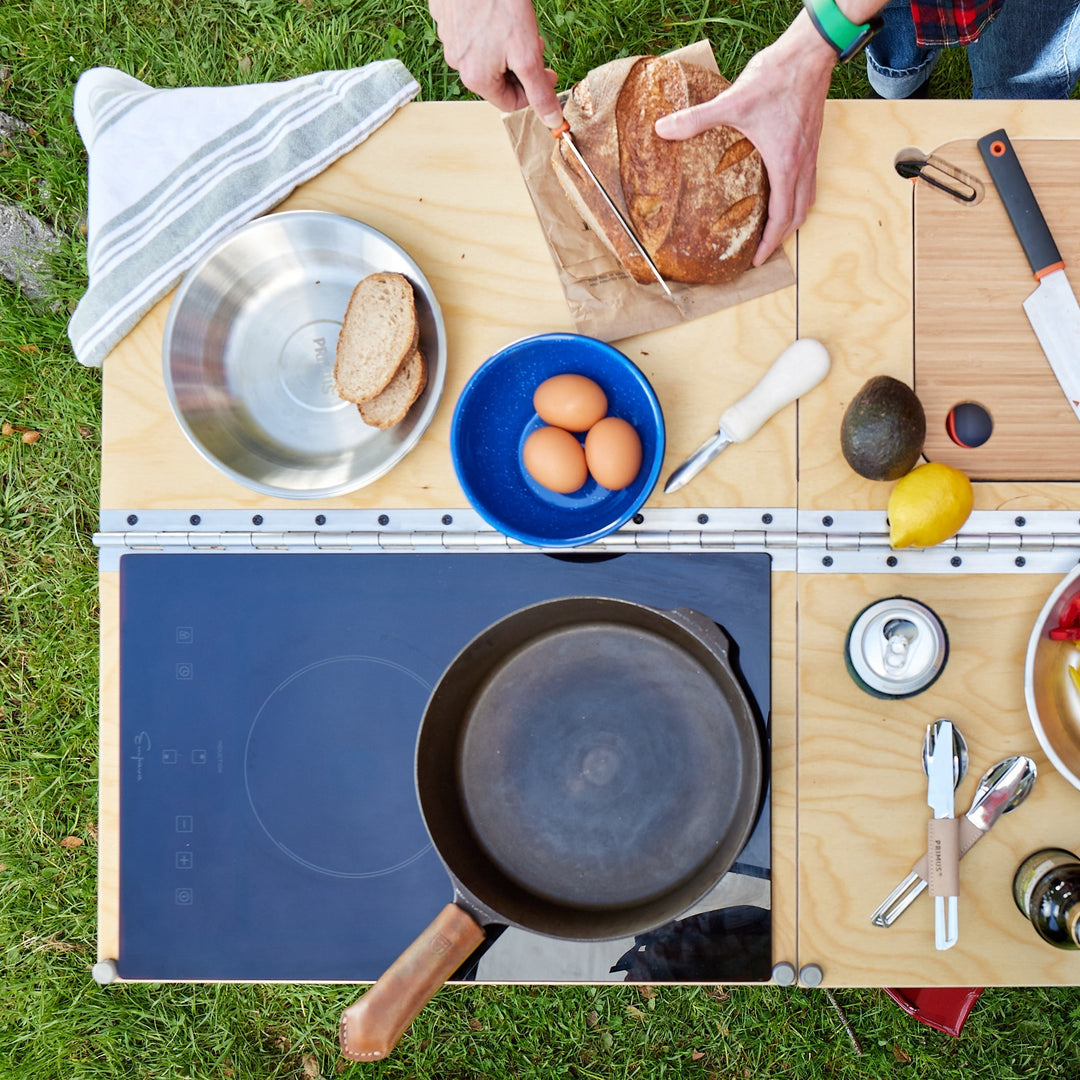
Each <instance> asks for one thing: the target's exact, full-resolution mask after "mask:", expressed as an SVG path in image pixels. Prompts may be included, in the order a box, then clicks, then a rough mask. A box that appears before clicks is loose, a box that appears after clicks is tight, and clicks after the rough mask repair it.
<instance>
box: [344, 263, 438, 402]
mask: <svg viewBox="0 0 1080 1080" xmlns="http://www.w3.org/2000/svg"><path fill="white" fill-rule="evenodd" d="M419 338H420V324H419V322H418V321H417V318H416V297H415V296H414V295H413V288H412V285H411V283H410V282H409V279H408V278H407V277H405V276H404V275H402V274H395V273H378V274H369V275H368V276H367V277H366V278H364V279H363V281H361V282H360V283H359V284H358V285H357V286H356V288H355V289H353V293H352V296H351V297H350V298H349V304H348V307H347V308H346V309H345V321H344V322H343V324H342V327H341V333H340V334H339V335H338V343H337V354H336V356H335V359H334V389H335V390H337V392H338V394H340V395H341V397H343V398H344V399H345V400H346V401H352V402H355V403H356V404H360V403H361V402H363V401H370V400H371V399H372V398H373V397H377V396H378V395H379V394H381V393H382V392H383V390H385V389H386V387H387V386H388V385H389V383H390V380H391V379H392V378H393V377H394V375H395V374H396V372H397V369H398V368H399V367H401V364H402V361H403V360H404V359H405V358H406V357H407V356H408V355H409V353H411V352H412V351H413V349H415V348H416V345H417V342H418V341H419Z"/></svg>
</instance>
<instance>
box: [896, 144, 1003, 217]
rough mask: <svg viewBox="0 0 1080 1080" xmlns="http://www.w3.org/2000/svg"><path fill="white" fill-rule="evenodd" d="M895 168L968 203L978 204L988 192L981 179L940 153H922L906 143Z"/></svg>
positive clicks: (910, 177)
mask: <svg viewBox="0 0 1080 1080" xmlns="http://www.w3.org/2000/svg"><path fill="white" fill-rule="evenodd" d="M893 168H894V169H895V170H896V171H897V173H898V174H899V175H900V176H903V177H904V178H905V179H908V180H911V181H912V182H913V183H916V182H918V181H920V180H921V181H922V182H923V183H924V184H926V185H928V186H929V187H930V188H932V189H934V190H935V191H939V192H943V193H944V194H945V195H948V196H949V197H950V198H952V199H955V200H956V201H957V202H959V203H963V204H965V205H968V206H977V205H978V204H979V203H980V202H982V199H983V195H984V194H985V191H984V188H983V185H982V182H981V181H980V180H979V179H978V178H977V177H975V176H972V175H971V174H970V173H968V172H965V171H964V170H963V169H960V168H958V167H957V166H956V165H953V164H952V163H951V162H948V161H945V160H944V159H943V158H941V157H938V155H937V154H926V153H923V151H922V150H920V149H919V148H918V147H917V146H905V147H904V148H903V149H902V150H897V152H896V155H895V156H894V157H893Z"/></svg>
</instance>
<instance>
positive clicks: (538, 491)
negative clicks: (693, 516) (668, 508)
mask: <svg viewBox="0 0 1080 1080" xmlns="http://www.w3.org/2000/svg"><path fill="white" fill-rule="evenodd" d="M565 373H573V374H577V375H585V376H587V377H588V378H590V379H592V380H593V381H594V382H596V383H598V384H599V385H600V387H601V389H602V390H603V391H604V393H605V394H606V395H607V399H608V415H609V416H618V417H621V418H622V419H623V420H625V421H627V423H629V424H631V425H633V427H634V429H635V430H636V431H637V434H638V437H639V438H640V439H641V449H642V458H641V468H640V469H639V470H638V475H637V477H636V478H635V479H634V481H633V482H632V483H631V484H630V485H629V486H627V487H625V488H623V489H622V490H620V491H609V490H608V489H607V488H604V487H601V486H600V485H599V484H597V482H596V481H595V480H593V479H592V478H591V477H590V478H589V479H588V480H587V481H586V482H585V485H584V486H583V487H581V488H579V489H578V490H577V491H574V492H572V493H570V494H569V495H560V494H558V493H556V492H554V491H549V490H548V489H547V488H545V487H542V486H541V485H540V484H538V483H537V482H536V481H535V480H533V478H532V477H531V476H530V475H529V474H528V472H526V470H525V466H524V464H523V463H522V457H521V450H522V446H523V445H524V443H525V440H526V439H527V438H528V436H529V435H530V434H531V433H532V432H533V431H534V430H535V429H536V428H537V427H540V426H542V425H543V421H542V420H541V419H540V418H539V417H538V416H537V415H536V410H535V409H534V408H533V404H532V398H533V392H534V391H535V390H536V388H537V387H538V386H539V385H540V384H541V383H542V382H543V381H544V380H545V379H548V378H550V377H551V376H552V375H561V374H565ZM578 437H579V438H580V439H581V440H582V441H583V442H584V435H580V436H578ZM450 453H451V456H452V459H453V463H454V471H455V472H456V473H457V478H458V482H459V483H460V484H461V486H462V488H463V489H464V491H465V495H466V496H467V497H468V500H469V502H470V504H471V505H472V506H473V508H474V509H475V510H476V511H477V513H479V514H480V516H481V517H482V518H483V519H484V520H485V521H486V522H487V523H488V524H489V525H491V526H492V527H494V528H496V529H498V530H499V531H500V532H502V533H505V534H506V535H507V536H509V537H512V538H513V539H515V540H520V541H522V542H523V543H526V544H532V545H535V546H537V547H577V546H580V545H583V544H589V543H592V542H593V541H594V540H598V539H600V537H602V536H606V535H607V534H608V533H611V532H614V531H615V530H616V529H618V528H620V527H621V526H622V525H625V524H626V522H627V521H629V520H630V518H632V517H633V516H634V514H636V513H637V511H638V510H640V509H641V507H642V505H643V504H644V503H645V500H646V499H647V498H648V497H649V493H650V492H651V491H652V489H653V487H654V486H655V485H656V481H657V478H658V477H659V475H660V466H661V464H662V462H663V459H664V415H663V413H662V412H661V410H660V402H659V401H658V400H657V398H656V394H655V392H654V391H653V388H652V386H650V385H649V381H648V379H646V378H645V376H644V375H643V374H642V373H641V371H640V370H639V369H638V368H637V367H636V366H635V365H634V364H633V363H632V362H631V361H630V360H629V359H627V358H626V357H625V356H624V355H623V354H622V353H621V352H619V350H618V349H615V348H613V347H612V346H611V345H608V344H606V343H605V342H602V341H597V340H596V339H595V338H590V337H584V336H582V335H580V334H538V335H536V336H534V337H529V338H525V339H523V340H521V341H516V342H514V343H513V344H512V345H508V346H507V347H506V348H505V349H502V350H500V351H499V352H497V353H496V354H495V355H494V356H492V357H490V358H489V359H487V360H486V361H484V363H483V364H482V365H481V366H480V368H479V369H478V370H477V371H476V373H475V374H474V375H473V376H472V378H471V379H470V380H469V381H468V383H467V384H466V385H465V389H464V390H463V391H462V392H461V396H460V397H459V398H458V402H457V405H456V407H455V409H454V418H453V421H452V423H451V428H450Z"/></svg>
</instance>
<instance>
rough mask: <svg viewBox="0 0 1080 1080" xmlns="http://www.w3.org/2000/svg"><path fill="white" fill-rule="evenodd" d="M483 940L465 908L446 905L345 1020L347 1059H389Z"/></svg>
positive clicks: (342, 1029)
mask: <svg viewBox="0 0 1080 1080" xmlns="http://www.w3.org/2000/svg"><path fill="white" fill-rule="evenodd" d="M483 940H484V930H483V927H481V926H480V925H479V924H478V923H477V922H476V921H475V920H474V919H473V918H472V917H471V916H470V915H469V914H468V912H466V911H465V910H464V908H460V907H458V905H457V904H447V905H446V907H444V908H443V909H442V911H440V912H439V914H438V915H436V916H435V919H434V921H433V922H432V923H431V925H430V926H429V927H428V928H427V929H426V930H425V931H424V932H423V933H422V934H421V935H420V936H419V937H418V938H417V939H416V940H415V941H414V942H413V943H412V944H411V945H410V946H409V947H408V948H407V949H406V950H405V951H404V952H403V953H402V954H401V956H399V957H398V958H397V959H396V960H395V961H394V962H393V964H391V965H390V967H389V969H388V970H387V971H386V972H385V973H384V974H383V975H382V976H381V977H380V979H379V980H378V982H376V983H375V984H374V985H373V986H372V987H371V989H370V990H368V991H367V993H366V994H364V996H363V997H362V998H360V1000H359V1001H357V1002H356V1004H355V1005H350V1006H349V1007H348V1008H347V1009H346V1010H345V1011H344V1012H343V1013H342V1014H341V1025H340V1028H339V1036H340V1039H341V1052H342V1054H344V1055H345V1057H347V1058H348V1059H349V1060H350V1061H378V1060H379V1059H380V1058H384V1057H386V1055H387V1054H389V1053H390V1051H391V1050H393V1049H394V1047H395V1046H396V1045H397V1041H398V1039H400V1038H401V1036H402V1035H403V1034H404V1033H405V1031H406V1030H407V1029H408V1027H409V1025H410V1024H411V1023H412V1022H413V1021H414V1020H415V1019H416V1018H417V1017H418V1016H419V1015H420V1013H421V1012H422V1011H423V1008H424V1006H425V1005H426V1004H427V1003H428V1002H429V1001H430V1000H431V999H432V998H433V997H434V996H435V993H436V991H438V990H439V988H440V987H441V986H442V985H443V983H444V982H446V980H447V979H449V978H450V976H451V975H453V974H454V972H455V971H457V969H458V968H459V967H461V965H462V964H463V963H465V961H466V960H468V958H469V957H470V956H471V955H472V953H473V951H474V950H475V949H476V947H477V946H478V945H479V944H480V943H481V942H482V941H483Z"/></svg>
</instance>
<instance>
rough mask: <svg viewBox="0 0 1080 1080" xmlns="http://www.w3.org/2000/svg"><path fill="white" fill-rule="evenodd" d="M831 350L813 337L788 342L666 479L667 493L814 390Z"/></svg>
mask: <svg viewBox="0 0 1080 1080" xmlns="http://www.w3.org/2000/svg"><path fill="white" fill-rule="evenodd" d="M830 364H831V361H830V359H829V353H828V350H827V349H826V348H825V346H824V345H822V344H821V342H820V341H815V340H814V339H813V338H799V339H798V340H797V341H794V342H793V343H792V344H791V345H789V346H788V347H787V348H786V349H785V350H784V351H783V352H782V353H781V354H780V355H779V356H778V357H777V358H776V359H775V360H774V361H773V362H772V366H771V367H770V368H769V370H768V371H766V372H765V374H764V375H762V376H761V378H760V379H759V380H758V382H757V385H755V386H754V388H753V389H752V390H750V392H749V393H747V394H744V395H743V396H742V397H741V398H739V400H738V401H736V402H735V404H734V405H729V406H728V408H727V409H725V410H724V413H723V415H722V416H721V417H720V426H719V429H718V430H717V432H716V434H715V435H711V436H710V437H709V438H708V439H706V440H705V442H703V443H702V444H701V445H700V446H699V447H698V448H697V449H696V450H695V451H694V452H693V453H692V454H691V455H690V456H689V457H688V458H687V459H686V460H685V461H684V462H683V463H682V464H681V465H680V466H679V467H678V468H677V469H676V470H675V471H674V472H673V473H672V474H671V475H670V476H669V477H668V479H667V483H666V484H664V494H665V495H670V494H671V493H672V492H673V491H678V490H679V488H681V487H683V486H684V485H685V484H688V483H689V482H690V481H691V480H693V478H694V477H695V476H697V474H698V473H699V472H701V470H702V469H704V468H705V466H706V465H708V464H709V462H710V461H712V460H713V458H715V457H716V456H717V454H719V453H720V451H721V450H724V449H726V448H727V447H728V446H730V445H731V444H732V443H733V442H745V440H747V439H749V438H750V436H751V435H753V434H755V433H756V432H757V430H758V429H759V428H760V427H761V425H762V424H764V423H765V421H766V420H769V419H770V418H771V417H773V416H775V415H776V414H777V413H778V412H779V411H780V410H781V409H782V408H784V406H785V405H790V404H791V402H793V401H794V400H795V399H796V398H798V397H801V396H802V395H803V394H805V393H806V391H807V390H812V389H813V388H814V387H815V386H817V384H818V383H819V382H821V380H822V379H824V378H825V376H826V375H827V374H828V372H829V367H830Z"/></svg>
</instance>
